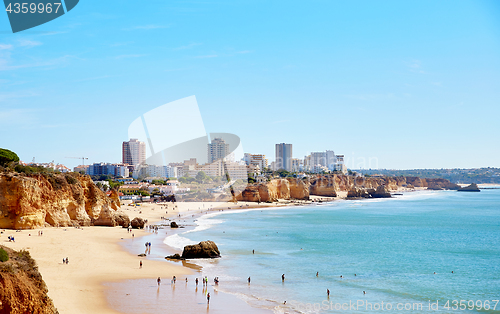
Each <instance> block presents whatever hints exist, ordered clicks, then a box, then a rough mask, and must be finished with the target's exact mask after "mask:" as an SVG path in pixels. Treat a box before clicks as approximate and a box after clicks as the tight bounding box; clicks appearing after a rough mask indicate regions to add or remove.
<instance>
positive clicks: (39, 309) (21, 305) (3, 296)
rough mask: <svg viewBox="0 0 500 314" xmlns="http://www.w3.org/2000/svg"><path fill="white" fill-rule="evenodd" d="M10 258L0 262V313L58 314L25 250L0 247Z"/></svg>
mask: <svg viewBox="0 0 500 314" xmlns="http://www.w3.org/2000/svg"><path fill="white" fill-rule="evenodd" d="M0 251H3V252H4V254H5V253H7V254H8V256H9V260H8V261H4V262H2V261H1V260H0V313H2V314H3V313H38V314H57V313H58V311H57V309H56V308H55V307H54V304H53V303H52V300H51V299H50V298H49V296H48V295H47V292H48V290H47V286H46V285H45V282H44V281H43V279H42V275H41V274H40V273H39V272H38V267H37V266H36V263H35V261H34V260H33V259H32V258H31V256H30V254H29V252H28V251H20V252H16V251H14V250H11V249H9V248H6V247H2V246H0Z"/></svg>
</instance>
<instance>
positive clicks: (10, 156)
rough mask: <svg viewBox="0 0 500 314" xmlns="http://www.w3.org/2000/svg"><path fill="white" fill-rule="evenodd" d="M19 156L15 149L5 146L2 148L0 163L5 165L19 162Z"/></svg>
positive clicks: (0, 150) (0, 149)
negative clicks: (11, 149)
mask: <svg viewBox="0 0 500 314" xmlns="http://www.w3.org/2000/svg"><path fill="white" fill-rule="evenodd" d="M18 161H19V156H17V154H16V153H14V152H13V151H10V150H8V149H5V148H0V165H2V166H4V165H7V164H8V163H10V162H18Z"/></svg>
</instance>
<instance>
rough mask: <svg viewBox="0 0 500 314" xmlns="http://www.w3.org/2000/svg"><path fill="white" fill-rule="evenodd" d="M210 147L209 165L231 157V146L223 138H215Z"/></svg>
mask: <svg viewBox="0 0 500 314" xmlns="http://www.w3.org/2000/svg"><path fill="white" fill-rule="evenodd" d="M207 145H208V163H209V164H210V163H213V162H214V161H216V160H220V159H223V158H225V157H226V156H228V155H229V144H226V142H225V141H224V140H223V139H221V138H214V139H213V140H212V143H210V144H207Z"/></svg>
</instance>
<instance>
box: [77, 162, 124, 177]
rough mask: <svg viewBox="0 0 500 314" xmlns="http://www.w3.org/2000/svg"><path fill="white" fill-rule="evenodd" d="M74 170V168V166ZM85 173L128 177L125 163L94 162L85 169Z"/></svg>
mask: <svg viewBox="0 0 500 314" xmlns="http://www.w3.org/2000/svg"><path fill="white" fill-rule="evenodd" d="M75 170H76V168H75ZM85 170H86V172H85V174H88V175H91V176H101V175H110V176H114V177H124V178H126V177H128V176H129V169H128V165H125V164H110V163H105V162H99V163H94V164H92V165H89V166H88V168H87V169H85Z"/></svg>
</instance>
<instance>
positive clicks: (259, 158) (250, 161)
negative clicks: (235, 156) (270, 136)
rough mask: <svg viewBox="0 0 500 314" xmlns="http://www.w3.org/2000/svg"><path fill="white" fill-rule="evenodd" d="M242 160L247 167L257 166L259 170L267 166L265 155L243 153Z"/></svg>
mask: <svg viewBox="0 0 500 314" xmlns="http://www.w3.org/2000/svg"><path fill="white" fill-rule="evenodd" d="M243 161H245V164H246V165H247V166H249V167H250V166H253V167H256V166H258V167H259V170H260V171H263V170H264V169H265V168H269V165H268V164H267V159H266V155H254V154H249V153H245V155H244V157H243Z"/></svg>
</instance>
